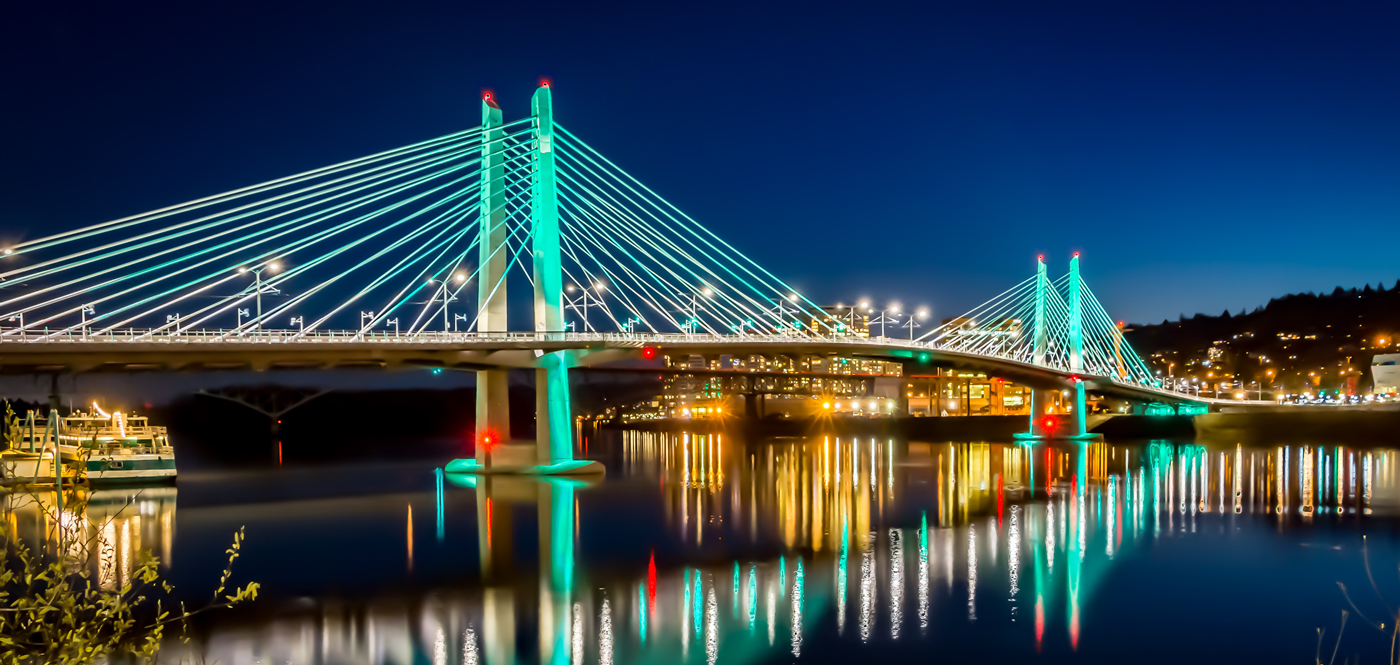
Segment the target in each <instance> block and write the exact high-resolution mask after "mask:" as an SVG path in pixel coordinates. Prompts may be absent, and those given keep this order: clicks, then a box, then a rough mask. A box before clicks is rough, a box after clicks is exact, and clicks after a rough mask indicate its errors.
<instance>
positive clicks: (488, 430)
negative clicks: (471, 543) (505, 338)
mask: <svg viewBox="0 0 1400 665" xmlns="http://www.w3.org/2000/svg"><path fill="white" fill-rule="evenodd" d="M502 124H503V123H502V118H501V107H500V106H498V105H497V104H496V100H495V95H493V94H492V93H490V92H487V93H484V94H483V95H482V96H481V141H482V143H481V203H480V206H481V207H480V212H479V217H480V220H481V221H480V230H479V231H478V234H479V235H478V247H477V252H478V259H477V261H478V262H477V265H479V266H481V268H480V270H481V273H480V277H481V278H480V279H479V280H477V293H478V297H477V312H479V314H478V315H477V326H476V329H477V331H479V332H482V333H504V332H506V331H507V330H509V328H507V327H506V273H507V270H508V269H509V268H510V261H509V259H510V248H509V247H507V246H506V238H507V237H508V236H509V233H508V231H509V228H508V226H507V224H506V182H505V159H506V154H505V144H506V141H505V136H506V130H505V129H503V128H502V127H501V125H502ZM509 376H510V375H509V374H508V373H507V371H506V370H505V369H499V368H498V369H483V370H478V371H477V373H476V387H477V389H476V441H477V444H478V445H477V446H476V461H477V462H478V463H480V464H482V465H485V464H487V463H488V460H487V459H486V457H487V455H489V450H490V449H491V448H492V447H493V445H494V444H495V443H497V442H501V441H509V440H510V403H509V401H508V399H507V395H508V392H509V386H508V380H509ZM488 438H490V439H491V440H490V441H489V442H488V441H487V439H488ZM483 444H484V445H483Z"/></svg>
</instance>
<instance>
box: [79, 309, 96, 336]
mask: <svg viewBox="0 0 1400 665" xmlns="http://www.w3.org/2000/svg"><path fill="white" fill-rule="evenodd" d="M82 309H83V341H84V342H86V341H87V338H88V327H87V315H89V314H92V315H93V316H96V315H97V310H96V309H95V308H93V306H92V305H83V308H82Z"/></svg>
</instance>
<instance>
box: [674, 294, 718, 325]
mask: <svg viewBox="0 0 1400 665" xmlns="http://www.w3.org/2000/svg"><path fill="white" fill-rule="evenodd" d="M711 295H714V291H712V290H711V289H710V287H708V286H707V287H705V288H703V289H701V290H700V293H699V294H694V293H692V294H690V317H689V318H687V319H686V321H685V324H684V325H682V326H681V328H682V329H683V330H684V331H685V334H687V335H693V334H695V329H696V328H697V327H699V325H700V314H699V311H700V309H701V307H700V297H701V296H704V297H706V298H708V297H710V296H711Z"/></svg>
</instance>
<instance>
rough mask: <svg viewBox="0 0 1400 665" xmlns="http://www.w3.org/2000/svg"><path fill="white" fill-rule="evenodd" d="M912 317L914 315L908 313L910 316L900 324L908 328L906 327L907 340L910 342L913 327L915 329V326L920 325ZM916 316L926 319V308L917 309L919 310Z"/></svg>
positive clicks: (912, 335) (912, 337)
mask: <svg viewBox="0 0 1400 665" xmlns="http://www.w3.org/2000/svg"><path fill="white" fill-rule="evenodd" d="M914 318H915V316H914V315H910V316H909V320H908V321H906V322H905V323H904V325H903V326H901V327H903V328H908V329H909V341H911V342H912V341H914V329H915V328H919V327H921V326H920V325H919V324H918V323H917V322H915V321H914ZM918 318H920V319H926V318H928V310H926V309H921V310H919V312H918Z"/></svg>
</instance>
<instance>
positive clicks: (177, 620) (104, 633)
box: [0, 490, 258, 665]
mask: <svg viewBox="0 0 1400 665" xmlns="http://www.w3.org/2000/svg"><path fill="white" fill-rule="evenodd" d="M65 494H68V495H70V496H71V498H69V500H68V505H69V506H71V508H70V510H64V511H61V512H60V511H55V510H51V509H50V508H49V507H48V506H45V505H44V504H43V503H42V502H40V501H39V499H38V495H34V497H35V501H36V503H38V504H39V508H40V509H41V510H43V511H44V513H45V514H46V515H48V516H49V518H50V523H51V524H55V525H57V526H56V527H55V528H54V531H53V533H50V534H45V535H46V536H47V537H46V538H45V539H44V540H43V541H42V542H44V543H52V542H54V540H55V538H54V536H56V540H57V544H58V547H57V549H56V550H55V551H54V553H50V552H46V551H39V552H35V551H34V550H32V549H31V548H30V547H29V546H28V545H27V544H25V543H24V542H23V540H21V539H20V538H19V535H18V534H16V533H14V532H13V531H12V527H11V526H9V524H11V522H10V521H9V520H4V521H0V538H3V541H4V542H3V544H0V547H2V548H3V551H2V552H0V665H10V664H15V665H19V664H28V663H63V664H78V663H91V662H94V661H98V660H106V661H110V660H113V659H123V658H134V659H136V660H138V661H147V662H149V661H153V660H154V659H155V657H156V655H157V653H158V652H159V651H160V648H161V644H162V640H164V639H167V638H170V637H180V638H183V639H188V638H185V637H184V633H185V631H186V629H187V628H188V621H189V619H190V617H192V616H194V615H196V614H200V613H202V612H207V611H209V610H213V609H218V608H226V607H232V606H234V605H237V604H239V603H243V602H246V601H251V600H253V599H255V598H257V595H258V584H257V583H256V582H251V583H249V584H247V585H246V586H244V587H242V588H238V587H237V586H235V587H233V588H232V589H229V588H228V584H229V580H230V578H231V577H232V576H233V563H234V561H236V560H237V559H238V557H239V555H240V552H241V549H242V546H243V542H244V533H243V529H242V528H239V530H238V531H237V532H236V533H235V534H234V536H233V544H232V545H231V546H230V547H229V548H228V550H227V554H228V556H229V558H228V565H227V566H226V567H225V568H224V571H223V574H222V575H221V576H220V578H219V585H218V588H217V589H215V590H214V594H213V598H212V599H211V600H210V602H209V603H208V604H206V605H204V606H202V607H199V608H196V609H193V610H192V609H189V608H187V607H186V606H185V604H184V603H183V602H181V603H178V604H174V605H171V604H170V603H169V602H168V598H169V596H170V593H171V590H172V589H173V587H172V586H171V585H170V583H169V582H167V581H165V580H163V579H161V575H160V571H159V561H158V560H157V559H156V557H154V556H152V555H151V553H150V552H149V551H145V550H143V551H140V552H138V553H137V554H136V560H135V562H134V565H133V566H132V570H131V572H130V574H129V575H126V576H125V578H124V579H123V581H122V583H121V584H120V585H116V584H114V583H111V580H115V579H117V577H118V576H117V574H116V570H115V569H114V567H115V565H116V560H117V558H116V556H115V551H114V549H115V548H114V545H113V544H112V543H109V542H100V541H99V540H98V537H97V535H96V534H99V533H102V531H103V527H104V526H105V525H106V523H105V522H104V523H101V524H98V525H96V528H88V527H87V526H86V520H85V519H81V518H80V516H83V515H85V514H86V512H87V511H86V507H87V506H86V502H85V501H84V500H82V499H81V498H80V497H79V493H78V492H77V491H76V490H74V491H70V492H65ZM130 505H131V502H130V501H129V502H128V503H127V507H130ZM123 509H125V508H123ZM120 512H121V511H118V512H117V514H120ZM113 517H115V515H114V516H113ZM113 517H109V518H107V519H108V520H109V521H110V520H111V519H113ZM104 562H105V563H104ZM102 565H105V566H107V569H106V570H103V569H100V566H102ZM93 570H97V571H98V575H99V579H96V580H95V579H93V577H92V571H93ZM103 581H107V582H108V583H107V584H103V583H102V582H103Z"/></svg>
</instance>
